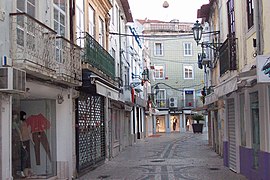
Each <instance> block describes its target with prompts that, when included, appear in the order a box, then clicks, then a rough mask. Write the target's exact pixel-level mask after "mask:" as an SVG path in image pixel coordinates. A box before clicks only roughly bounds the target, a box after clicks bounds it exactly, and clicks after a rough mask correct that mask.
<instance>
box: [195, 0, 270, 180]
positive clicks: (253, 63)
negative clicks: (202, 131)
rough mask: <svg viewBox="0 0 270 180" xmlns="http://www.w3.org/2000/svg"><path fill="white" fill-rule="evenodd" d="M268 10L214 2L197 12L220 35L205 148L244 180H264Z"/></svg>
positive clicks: (254, 4)
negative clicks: (209, 147) (207, 142)
mask: <svg viewBox="0 0 270 180" xmlns="http://www.w3.org/2000/svg"><path fill="white" fill-rule="evenodd" d="M267 8H269V2H268V1H263V0H262V1H235V0H227V1H225V0H224V1H214V0H213V1H210V2H209V4H206V5H203V6H202V7H201V8H200V9H199V11H198V17H199V18H203V21H205V22H208V23H209V25H210V28H211V30H212V31H215V30H218V31H220V43H221V46H220V47H219V48H218V51H217V52H218V55H217V56H216V57H215V58H213V59H212V63H213V66H212V68H211V69H210V71H211V77H210V78H211V80H212V84H211V86H214V87H213V92H211V93H209V94H208V95H207V96H206V104H207V106H208V113H209V120H210V121H211V123H210V126H211V131H209V132H210V134H209V135H210V143H211V144H212V146H213V147H214V148H215V149H216V151H217V152H219V153H220V154H221V155H222V156H223V158H224V164H225V165H226V166H228V167H229V168H230V169H232V170H233V171H235V172H237V173H241V174H243V175H245V176H246V177H247V178H249V179H268V178H269V171H268V169H269V130H268V129H269V102H270V101H269V80H270V79H269V74H268V73H269V71H268V67H269V64H268V63H269V62H268V58H269V44H268V43H267V41H266V38H267V37H268V36H269V35H268V34H267V33H266V32H267V29H269V27H268V26H267V23H268V20H267V18H266V17H267V15H269V14H268V12H267V11H265V9H267ZM210 38H212V39H214V37H213V36H212V37H211V35H210ZM215 41H219V39H218V38H216V39H215ZM220 147H222V148H220Z"/></svg>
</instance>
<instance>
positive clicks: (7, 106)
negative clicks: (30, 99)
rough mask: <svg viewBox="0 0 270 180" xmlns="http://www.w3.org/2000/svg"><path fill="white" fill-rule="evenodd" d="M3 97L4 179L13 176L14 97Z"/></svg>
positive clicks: (0, 146)
mask: <svg viewBox="0 0 270 180" xmlns="http://www.w3.org/2000/svg"><path fill="white" fill-rule="evenodd" d="M0 97H1V103H0V108H1V114H0V115H1V116H0V117H1V118H0V119H1V122H0V128H1V129H0V133H1V139H0V152H1V155H0V160H1V165H0V167H1V168H0V171H1V172H0V175H1V177H2V179H13V178H12V148H11V146H12V143H11V142H12V97H11V96H9V95H0Z"/></svg>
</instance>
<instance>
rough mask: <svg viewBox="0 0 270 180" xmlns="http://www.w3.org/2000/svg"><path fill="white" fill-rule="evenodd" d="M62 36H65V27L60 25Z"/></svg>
mask: <svg viewBox="0 0 270 180" xmlns="http://www.w3.org/2000/svg"><path fill="white" fill-rule="evenodd" d="M60 35H61V36H65V26H62V25H60Z"/></svg>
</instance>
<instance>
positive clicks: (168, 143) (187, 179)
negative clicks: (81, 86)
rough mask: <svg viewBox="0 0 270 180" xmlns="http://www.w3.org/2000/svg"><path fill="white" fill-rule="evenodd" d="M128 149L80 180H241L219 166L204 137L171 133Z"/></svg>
mask: <svg viewBox="0 0 270 180" xmlns="http://www.w3.org/2000/svg"><path fill="white" fill-rule="evenodd" d="M160 135H161V136H160V137H148V138H146V139H144V140H141V141H139V142H137V144H135V145H133V146H130V147H128V148H127V149H126V150H125V151H123V152H121V153H120V155H118V156H117V157H115V158H114V159H113V160H111V161H108V162H106V163H105V164H103V165H101V166H99V167H98V168H96V169H95V170H93V171H90V172H89V173H88V174H86V175H84V176H83V177H81V178H80V180H92V179H93V180H94V179H106V180H107V179H113V180H242V179H243V180H244V179H246V178H245V177H243V176H241V175H239V174H236V173H234V172H232V171H230V170H229V169H228V168H226V167H224V166H223V161H222V159H221V158H220V157H219V156H218V155H217V154H216V153H215V152H213V151H212V150H211V149H210V147H209V146H208V145H207V139H206V138H207V134H206V133H205V134H193V133H190V132H189V133H171V134H160Z"/></svg>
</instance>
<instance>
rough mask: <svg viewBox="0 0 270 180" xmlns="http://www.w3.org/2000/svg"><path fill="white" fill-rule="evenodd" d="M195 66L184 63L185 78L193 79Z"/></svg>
mask: <svg viewBox="0 0 270 180" xmlns="http://www.w3.org/2000/svg"><path fill="white" fill-rule="evenodd" d="M193 78H194V73H193V66H192V65H184V79H193Z"/></svg>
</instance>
